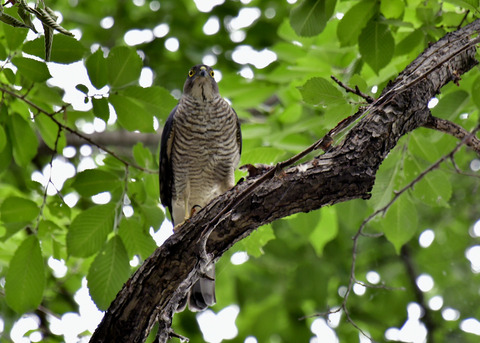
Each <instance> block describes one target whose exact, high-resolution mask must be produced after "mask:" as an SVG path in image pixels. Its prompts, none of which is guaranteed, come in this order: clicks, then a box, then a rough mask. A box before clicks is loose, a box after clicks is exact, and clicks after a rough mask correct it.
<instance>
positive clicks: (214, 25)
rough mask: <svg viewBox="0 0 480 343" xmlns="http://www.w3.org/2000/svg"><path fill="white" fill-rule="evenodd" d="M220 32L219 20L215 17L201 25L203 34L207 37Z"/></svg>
mask: <svg viewBox="0 0 480 343" xmlns="http://www.w3.org/2000/svg"><path fill="white" fill-rule="evenodd" d="M219 30H220V20H218V17H217V16H211V17H210V18H208V20H207V21H206V23H205V25H203V33H205V34H206V35H207V36H211V35H214V34H216V33H217V32H218V31H219Z"/></svg>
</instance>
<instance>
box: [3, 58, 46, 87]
mask: <svg viewBox="0 0 480 343" xmlns="http://www.w3.org/2000/svg"><path fill="white" fill-rule="evenodd" d="M12 63H13V64H14V65H15V66H16V67H17V68H18V72H19V73H20V74H22V75H23V76H24V77H25V78H27V79H29V80H30V81H33V82H44V81H47V80H48V79H49V78H51V77H52V75H50V72H49V71H48V68H47V65H46V64H45V63H43V62H39V61H36V60H33V59H31V58H25V57H14V58H12Z"/></svg>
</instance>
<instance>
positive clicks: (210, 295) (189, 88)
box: [160, 64, 242, 311]
mask: <svg viewBox="0 0 480 343" xmlns="http://www.w3.org/2000/svg"><path fill="white" fill-rule="evenodd" d="M241 150H242V136H241V131H240V123H239V121H238V117H237V114H236V112H235V111H234V110H233V108H232V107H231V106H230V105H229V103H228V102H227V101H226V100H225V99H223V98H222V96H221V95H220V93H219V91H218V85H217V83H216V81H215V79H214V71H213V69H212V68H211V67H209V66H206V65H203V64H199V65H196V66H194V67H192V68H191V69H190V71H189V72H188V77H187V80H186V81H185V85H184V86H183V95H182V96H181V98H180V100H179V101H178V104H177V106H176V107H175V108H174V109H173V110H172V112H171V113H170V115H169V117H168V119H167V121H166V123H165V126H164V128H163V133H162V140H161V148H160V197H161V200H162V204H163V205H164V206H166V207H168V209H169V211H170V214H171V217H172V222H173V225H175V226H176V227H178V226H179V225H180V224H182V223H183V222H184V221H185V220H187V219H188V218H189V217H190V215H191V214H192V213H194V211H195V209H197V208H202V207H204V206H205V205H207V204H208V203H209V202H210V201H211V200H212V199H213V198H215V197H217V196H219V195H220V194H223V193H225V192H226V191H227V190H229V189H231V188H232V187H233V186H235V178H234V171H235V168H236V167H237V165H238V162H239V160H240V153H241ZM186 301H187V299H185V301H183V302H182V303H181V304H180V305H179V308H177V311H182V310H183V309H184V308H185V306H186ZM213 304H215V267H214V264H213V263H212V264H211V265H209V266H208V267H207V270H206V272H205V277H201V278H200V279H199V280H198V282H197V283H196V284H194V285H193V286H192V288H191V289H190V291H189V295H188V307H189V308H190V310H192V311H202V310H204V309H206V308H207V307H208V306H211V305H213Z"/></svg>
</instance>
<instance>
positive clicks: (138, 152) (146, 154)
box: [133, 142, 154, 168]
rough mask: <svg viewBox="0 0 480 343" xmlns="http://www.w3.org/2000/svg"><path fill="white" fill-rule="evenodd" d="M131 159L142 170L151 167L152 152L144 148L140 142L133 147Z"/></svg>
mask: <svg viewBox="0 0 480 343" xmlns="http://www.w3.org/2000/svg"><path fill="white" fill-rule="evenodd" d="M133 157H134V158H135V161H136V162H137V164H138V165H139V166H141V167H144V168H149V167H151V166H153V163H154V162H153V155H152V152H151V151H150V150H149V149H147V148H145V147H144V146H143V144H142V143H141V142H138V143H137V144H135V145H134V146H133Z"/></svg>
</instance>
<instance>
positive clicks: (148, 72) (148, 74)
mask: <svg viewBox="0 0 480 343" xmlns="http://www.w3.org/2000/svg"><path fill="white" fill-rule="evenodd" d="M138 83H139V85H140V86H141V87H151V86H152V85H153V71H152V69H150V68H148V67H143V68H142V72H141V73H140V80H139V81H138Z"/></svg>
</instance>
